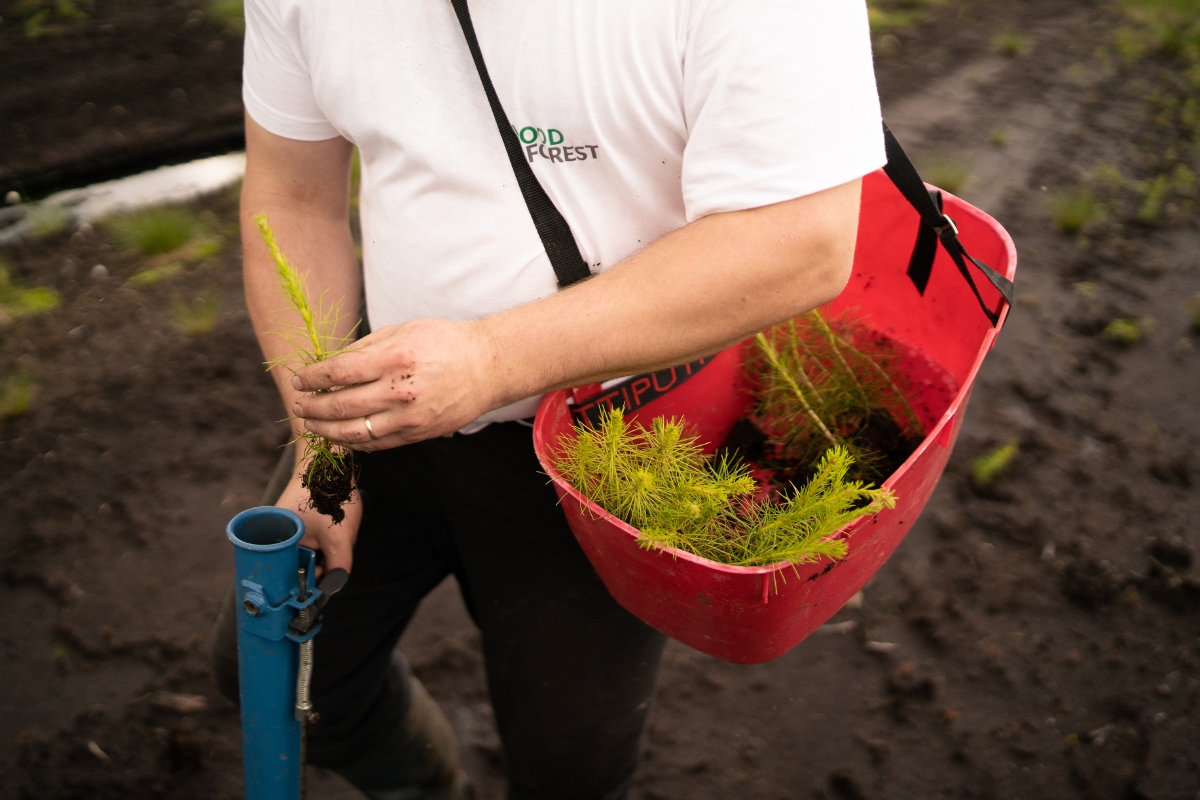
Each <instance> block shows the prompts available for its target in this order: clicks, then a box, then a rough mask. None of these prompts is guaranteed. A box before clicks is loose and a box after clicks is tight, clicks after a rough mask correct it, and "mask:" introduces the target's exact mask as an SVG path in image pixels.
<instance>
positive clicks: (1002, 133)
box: [988, 128, 1008, 147]
mask: <svg viewBox="0 0 1200 800" xmlns="http://www.w3.org/2000/svg"><path fill="white" fill-rule="evenodd" d="M988 144H990V145H991V146H992V147H1005V146H1007V145H1008V131H1006V130H1004V128H992V129H991V130H990V131H988Z"/></svg>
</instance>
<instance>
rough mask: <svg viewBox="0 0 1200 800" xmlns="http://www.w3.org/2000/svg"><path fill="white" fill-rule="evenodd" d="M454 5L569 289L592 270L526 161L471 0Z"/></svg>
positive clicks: (529, 202) (524, 190)
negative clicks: (498, 93) (480, 36)
mask: <svg viewBox="0 0 1200 800" xmlns="http://www.w3.org/2000/svg"><path fill="white" fill-rule="evenodd" d="M451 4H452V5H453V6H454V13H455V14H457V15H458V24H459V25H461V26H462V31H463V36H465V37H466V39H467V47H469V48H471V58H472V59H474V61H475V69H476V70H478V71H479V80H480V81H482V82H483V91H484V93H485V94H487V99H488V103H489V104H490V105H491V107H492V116H494V117H495V118H496V127H498V128H499V129H500V138H501V139H503V140H504V149H505V150H507V151H508V161H509V163H510V164H512V169H513V173H514V174H515V175H516V176H517V185H518V186H520V187H521V194H522V195H524V197H525V205H526V206H528V207H529V215H530V216H531V217H533V224H534V226H535V227H536V228H537V232H538V236H540V237H542V246H543V247H545V248H546V255H547V256H548V257H549V258H550V266H552V267H554V274H555V275H556V276H557V277H558V285H559V286H560V287H566V286H570V285H571V284H573V283H578V282H579V281H581V280H583V279H584V278H587V277H589V276H590V275H591V274H592V271H591V270H590V269H588V265H587V262H586V261H584V260H583V256H582V255H580V253H579V245H578V244H576V243H575V235H574V234H573V233H571V226H570V225H568V224H567V221H566V220H565V219H563V215H562V214H560V213H559V212H558V209H557V208H555V206H554V203H553V202H551V200H550V198H549V197H548V196H547V195H546V191H545V190H544V189H543V188H542V185H541V184H540V183H538V179H537V176H536V175H534V174H533V170H532V169H531V168H530V166H529V163H528V162H527V161H526V160H525V154H524V153H523V152H522V151H521V143H520V142H518V141H517V134H516V132H515V131H514V130H513V128H512V125H511V124H509V121H508V115H507V114H505V113H504V107H503V106H501V105H500V98H499V97H497V96H496V89H495V87H493V86H492V79H491V78H490V77H488V71H487V65H486V64H484V63H483V53H481V52H480V50H479V40H478V39H476V38H475V26H474V25H473V24H472V23H471V12H470V11H469V10H468V9H467V0H451Z"/></svg>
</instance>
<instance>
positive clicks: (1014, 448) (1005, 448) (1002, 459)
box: [971, 439, 1020, 488]
mask: <svg viewBox="0 0 1200 800" xmlns="http://www.w3.org/2000/svg"><path fill="white" fill-rule="evenodd" d="M1019 449H1020V448H1019V446H1018V445H1017V440H1016V439H1013V440H1011V441H1010V442H1008V444H1005V445H1001V446H1000V447H997V448H995V449H993V450H991V451H989V452H987V453H984V454H983V455H981V456H980V457H979V458H977V459H975V460H974V461H972V462H971V480H973V481H974V482H975V485H976V486H978V487H980V488H983V487H985V486H989V485H991V484H992V483H993V482H994V481H995V480H996V479H997V478H999V477H1000V476H1001V475H1003V474H1004V473H1005V472H1008V469H1009V467H1011V466H1012V462H1013V459H1014V458H1016V457H1017V452H1018V451H1019Z"/></svg>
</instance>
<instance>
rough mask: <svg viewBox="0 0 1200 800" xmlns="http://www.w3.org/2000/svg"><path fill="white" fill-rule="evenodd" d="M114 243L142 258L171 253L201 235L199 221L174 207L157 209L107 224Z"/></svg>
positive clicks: (137, 212)
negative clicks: (112, 234) (133, 251)
mask: <svg viewBox="0 0 1200 800" xmlns="http://www.w3.org/2000/svg"><path fill="white" fill-rule="evenodd" d="M108 224H109V226H111V228H112V229H113V231H114V232H115V233H116V235H117V239H118V240H119V241H120V242H121V243H122V244H123V245H125V246H126V247H129V248H132V249H134V250H136V251H138V252H139V253H141V254H142V255H145V256H156V255H160V254H162V253H170V252H173V251H175V250H178V249H179V248H181V247H183V246H184V245H185V244H187V243H189V242H191V241H192V240H193V239H195V238H196V237H197V236H199V235H200V233H201V232H202V226H201V224H200V221H199V220H198V219H196V217H195V216H193V215H192V214H191V213H190V212H188V211H186V210H185V209H182V208H179V207H177V206H157V207H154V208H146V209H142V210H140V211H134V212H132V213H130V214H123V215H121V216H118V217H115V218H113V219H112V220H110V221H109V223H108Z"/></svg>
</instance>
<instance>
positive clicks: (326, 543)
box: [275, 459, 363, 577]
mask: <svg viewBox="0 0 1200 800" xmlns="http://www.w3.org/2000/svg"><path fill="white" fill-rule="evenodd" d="M300 463H301V464H305V463H306V460H305V459H301V460H300ZM275 505H276V506H278V507H279V508H286V509H287V510H288V511H294V512H296V513H297V514H299V515H300V519H302V520H304V538H303V539H301V540H300V544H302V545H303V546H304V547H311V548H312V549H313V550H318V551H320V552H321V554H322V555H323V556H324V568H323V569H322V568H321V567H318V568H317V576H318V577H320V575H321V574H322V573H323V572H324V571H328V570H331V569H337V568H339V567H341V568H342V569H344V570H346V571H347V572H349V571H350V566H351V564H352V563H353V561H354V541H355V540H356V539H357V538H358V526H359V525H360V524H361V523H362V513H363V508H362V500H360V499H359V497H358V491H357V490H355V491H354V493H353V494H351V495H350V499H349V500H348V501H346V505H344V506H343V507H342V510H343V511H345V512H346V518H345V519H344V520H342V521H341V522H340V523H339V524H337V525H335V524H334V523H333V520H331V519H329V517H327V516H325V515H324V514H320V513H317V511H315V510H314V509H313V508H312V506H311V504H310V503H309V499H308V490H307V489H305V488H304V487H303V486H301V485H300V471H299V468H297V471H296V473H295V474H294V475H292V479H291V480H290V481H288V485H287V486H286V487H285V488H284V490H283V494H281V495H280V496H279V500H278V501H276V503H275Z"/></svg>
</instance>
